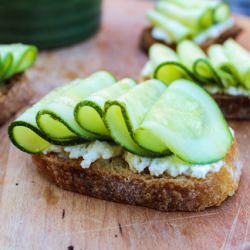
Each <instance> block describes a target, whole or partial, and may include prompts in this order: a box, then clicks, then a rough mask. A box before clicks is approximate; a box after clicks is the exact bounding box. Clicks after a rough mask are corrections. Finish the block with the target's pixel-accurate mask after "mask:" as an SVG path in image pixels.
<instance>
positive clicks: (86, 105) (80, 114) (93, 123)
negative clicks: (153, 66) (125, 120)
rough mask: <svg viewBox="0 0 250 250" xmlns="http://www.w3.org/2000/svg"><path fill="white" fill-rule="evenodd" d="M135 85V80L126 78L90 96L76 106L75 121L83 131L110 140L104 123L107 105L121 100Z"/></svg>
mask: <svg viewBox="0 0 250 250" xmlns="http://www.w3.org/2000/svg"><path fill="white" fill-rule="evenodd" d="M135 85H136V82H135V81H134V80H132V79H129V78H125V79H122V80H120V81H119V82H117V83H116V84H113V85H111V86H110V87H108V88H105V89H103V90H101V91H98V92H96V93H94V94H92V95H90V96H89V97H87V98H86V99H84V101H82V102H80V103H78V104H77V105H76V107H75V110H74V116H75V120H76V121H77V123H78V124H79V125H80V126H81V127H82V128H83V129H85V130H86V131H89V132H90V133H93V134H95V135H96V136H98V137H100V138H98V139H105V138H110V135H109V132H108V130H107V128H106V126H105V124H104V122H103V115H104V109H105V103H106V101H108V100H109V101H110V100H115V99H116V98H119V97H120V96H122V95H124V94H125V93H126V92H128V91H129V90H130V89H131V88H133V87H135Z"/></svg>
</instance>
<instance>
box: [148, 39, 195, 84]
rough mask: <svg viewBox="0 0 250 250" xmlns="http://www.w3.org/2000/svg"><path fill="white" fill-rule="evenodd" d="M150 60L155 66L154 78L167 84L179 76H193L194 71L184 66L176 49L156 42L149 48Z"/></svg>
mask: <svg viewBox="0 0 250 250" xmlns="http://www.w3.org/2000/svg"><path fill="white" fill-rule="evenodd" d="M149 58H150V62H151V64H152V66H153V68H154V78H156V79H158V80H161V81H163V82H164V83H166V84H167V85H169V84H170V83H172V82H173V81H174V80H176V79H179V78H186V79H190V78H193V76H192V73H191V72H190V71H189V70H188V69H187V68H186V67H184V66H183V64H182V63H181V62H180V58H179V57H178V55H177V54H176V53H175V51H174V50H172V49H170V48H168V47H166V46H164V45H162V44H154V45H153V46H151V47H150V49H149Z"/></svg>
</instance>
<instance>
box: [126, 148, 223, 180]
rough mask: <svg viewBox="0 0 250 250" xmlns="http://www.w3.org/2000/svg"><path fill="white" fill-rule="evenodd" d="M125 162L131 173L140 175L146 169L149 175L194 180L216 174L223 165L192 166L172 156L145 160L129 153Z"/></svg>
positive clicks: (220, 162)
mask: <svg viewBox="0 0 250 250" xmlns="http://www.w3.org/2000/svg"><path fill="white" fill-rule="evenodd" d="M125 160H126V161H127V163H128V164H129V167H130V169H131V170H132V171H136V172H138V173H140V172H142V171H143V170H144V169H145V168H146V167H148V169H149V172H150V174H151V175H154V176H160V175H162V174H163V173H165V172H166V173H168V174H169V175H170V176H173V177H176V176H178V175H186V176H191V177H195V178H205V177H206V175H207V174H208V173H210V172H218V171H219V170H220V169H221V167H223V166H224V165H225V162H224V161H218V162H215V163H211V164H207V165H192V164H189V163H186V162H184V161H182V160H180V159H179V158H177V157H176V156H174V155H171V156H166V157H163V158H147V157H141V156H138V155H134V154H131V153H129V152H126V153H125Z"/></svg>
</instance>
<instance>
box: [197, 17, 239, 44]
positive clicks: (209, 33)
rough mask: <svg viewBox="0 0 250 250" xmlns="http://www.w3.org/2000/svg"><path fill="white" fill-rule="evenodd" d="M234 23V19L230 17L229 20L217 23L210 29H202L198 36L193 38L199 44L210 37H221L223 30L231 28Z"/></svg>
mask: <svg viewBox="0 0 250 250" xmlns="http://www.w3.org/2000/svg"><path fill="white" fill-rule="evenodd" d="M233 25H234V21H233V20H232V19H228V20H227V21H225V22H223V23H218V24H215V25H213V26H211V27H209V28H208V29H206V30H204V31H202V32H201V33H199V34H198V35H197V36H195V37H194V38H193V41H194V42H196V43H197V44H202V43H204V42H206V41H207V40H209V39H213V38H217V37H219V36H220V35H221V34H222V33H223V32H225V31H226V30H229V29H230V28H232V27H233Z"/></svg>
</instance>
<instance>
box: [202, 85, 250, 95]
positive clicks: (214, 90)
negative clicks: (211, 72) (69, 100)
mask: <svg viewBox="0 0 250 250" xmlns="http://www.w3.org/2000/svg"><path fill="white" fill-rule="evenodd" d="M204 88H205V89H206V90H207V91H208V92H209V93H210V94H227V95H232V96H248V97H250V91H249V90H247V89H244V88H243V87H240V86H237V87H234V86H230V87H227V88H221V87H219V86H216V85H207V86H206V85H205V86H204Z"/></svg>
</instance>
